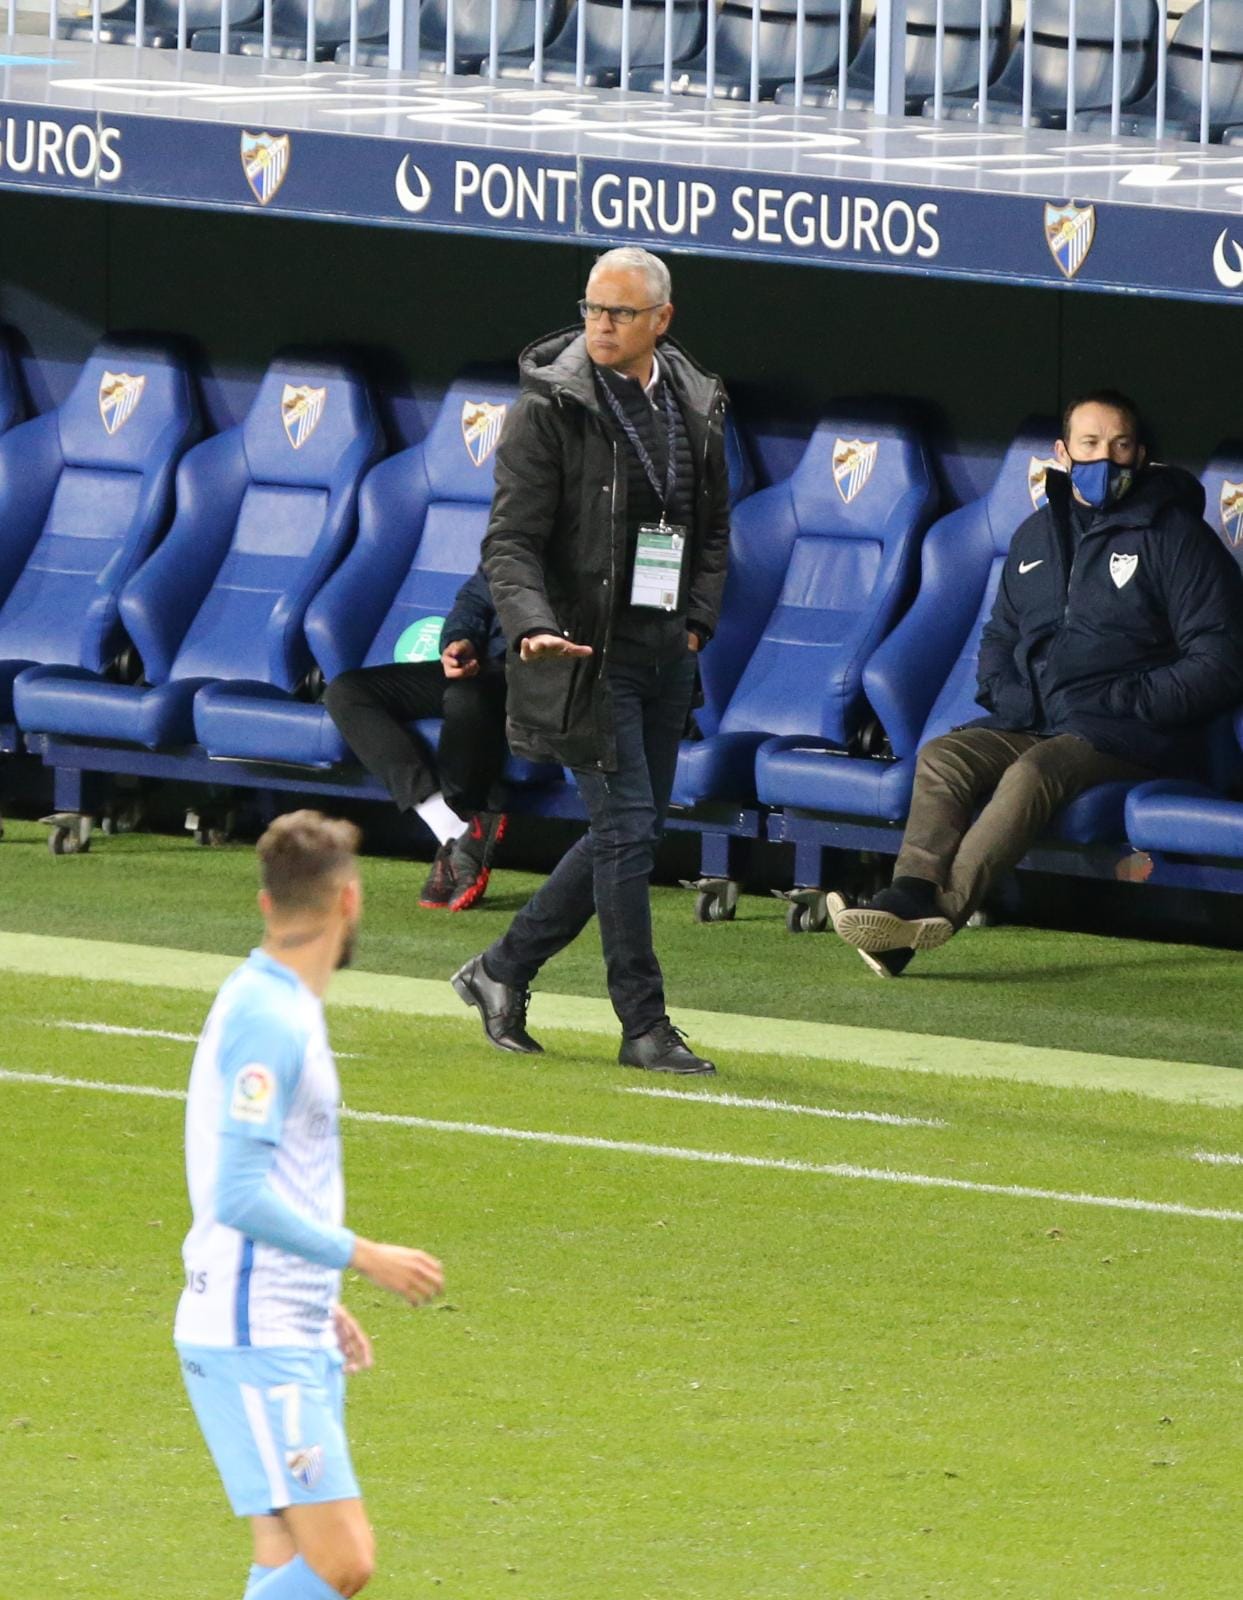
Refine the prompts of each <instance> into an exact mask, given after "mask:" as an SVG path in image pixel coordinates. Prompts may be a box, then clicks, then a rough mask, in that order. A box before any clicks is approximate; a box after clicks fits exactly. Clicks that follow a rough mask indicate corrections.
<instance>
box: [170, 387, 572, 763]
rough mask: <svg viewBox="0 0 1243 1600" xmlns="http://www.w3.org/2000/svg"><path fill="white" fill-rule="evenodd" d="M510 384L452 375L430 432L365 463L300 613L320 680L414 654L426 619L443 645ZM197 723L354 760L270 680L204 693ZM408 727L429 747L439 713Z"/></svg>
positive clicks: (258, 741)
mask: <svg viewBox="0 0 1243 1600" xmlns="http://www.w3.org/2000/svg"><path fill="white" fill-rule="evenodd" d="M517 395H518V391H517V386H516V385H515V384H514V383H513V382H512V380H507V381H503V382H500V381H497V380H496V379H494V378H491V377H483V376H470V377H465V378H462V379H459V380H458V381H457V382H456V383H454V384H452V385H451V386H450V387H449V389H448V391H447V392H446V394H445V398H444V400H443V401H442V403H441V406H440V410H439V412H438V413H437V417H436V421H435V422H434V423H433V425H432V428H431V431H430V432H429V433H428V435H427V437H426V439H424V440H422V442H421V443H419V444H417V445H414V446H413V447H412V448H411V449H409V450H403V451H402V452H401V453H400V454H398V455H395V456H391V457H389V459H388V460H387V461H381V462H380V463H379V464H378V465H377V466H375V467H373V468H372V469H371V471H370V472H369V473H368V474H367V477H366V479H365V481H364V483H363V486H362V489H361V491H360V493H359V500H358V538H357V539H356V541H355V543H354V546H353V548H352V549H351V551H350V554H349V556H348V557H347V558H346V560H345V561H344V562H343V563H342V564H341V566H340V567H339V568H338V569H337V571H336V573H335V574H334V575H333V577H332V578H331V580H330V581H329V582H328V583H327V584H326V585H325V586H324V588H323V589H322V590H321V592H320V593H319V594H318V595H317V596H316V597H315V600H314V601H313V603H312V604H311V606H310V607H309V609H308V611H307V616H306V635H307V639H308V642H309V644H310V647H311V651H312V653H313V655H314V657H315V660H316V662H317V663H318V665H319V667H320V669H321V671H322V672H323V675H324V679H325V681H326V682H329V683H330V682H331V681H332V680H333V678H335V677H337V676H339V675H340V674H341V673H342V672H346V671H349V670H350V669H351V668H354V667H358V666H369V667H370V666H378V665H380V664H381V663H388V662H392V661H397V660H408V659H410V654H409V641H410V639H411V632H412V630H416V629H417V627H418V625H419V624H420V623H423V622H425V621H426V620H427V619H428V618H431V619H434V620H433V621H432V622H431V623H429V625H428V626H429V632H430V633H432V634H435V639H431V640H429V641H428V642H427V643H426V644H425V648H424V652H423V654H424V655H426V654H427V653H428V652H430V654H431V657H432V658H433V659H434V658H435V657H436V656H438V655H439V645H438V640H439V627H440V622H441V621H442V620H443V619H444V617H445V616H446V615H447V614H448V612H449V611H450V609H451V608H452V605H453V601H454V599H455V597H456V595H457V592H458V590H459V589H460V588H461V586H462V584H463V582H464V581H465V580H466V578H467V577H469V575H470V574H471V573H472V572H473V571H474V570H475V568H476V567H477V566H478V564H479V546H480V544H481V543H482V540H483V535H484V533H485V531H486V529H487V523H488V512H489V508H490V506H491V502H492V487H493V478H492V473H493V467H494V463H495V451H496V443H497V440H498V439H499V437H500V430H501V426H502V424H503V422H504V420H505V415H506V412H507V410H508V408H509V407H510V406H511V405H512V404H513V403H514V401H515V400H516V399H517ZM195 724H196V728H197V731H198V736H199V740H200V742H201V743H202V745H203V746H204V748H205V749H207V750H208V751H209V752H210V753H211V754H212V755H228V756H240V757H249V758H251V759H257V760H265V759H266V760H277V761H287V762H293V763H296V764H298V765H304V766H318V767H332V766H337V765H339V764H341V763H343V762H348V761H351V760H352V759H353V758H352V754H351V751H350V749H349V746H348V745H347V744H346V743H345V741H344V740H343V739H342V737H341V735H340V734H339V733H338V732H337V729H336V725H335V724H334V723H333V721H332V718H331V717H330V716H329V715H328V712H327V710H326V708H325V707H324V706H323V705H322V704H318V703H314V704H312V703H307V702H305V701H299V700H297V699H296V698H295V697H294V696H292V695H291V694H289V693H287V692H285V693H282V692H281V691H280V690H279V689H278V688H275V687H272V686H265V687H264V688H263V689H262V691H260V689H259V688H258V687H257V686H255V685H251V684H245V685H233V684H218V685H216V686H214V687H213V689H212V690H211V691H210V692H208V691H204V693H203V694H202V695H201V696H200V697H199V702H198V705H197V707H196V713H195ZM415 726H416V727H417V729H418V731H419V733H420V734H421V735H422V736H423V737H424V738H426V739H427V740H428V742H429V743H430V744H431V745H432V746H433V747H434V746H435V745H436V743H437V741H438V738H439V721H438V720H429V721H425V722H419V723H417V724H416V725H415ZM530 770H535V769H528V768H527V767H526V764H523V765H522V766H521V767H516V768H515V769H514V773H513V775H515V776H529V771H530ZM553 770H554V772H555V774H556V776H560V770H559V769H553Z"/></svg>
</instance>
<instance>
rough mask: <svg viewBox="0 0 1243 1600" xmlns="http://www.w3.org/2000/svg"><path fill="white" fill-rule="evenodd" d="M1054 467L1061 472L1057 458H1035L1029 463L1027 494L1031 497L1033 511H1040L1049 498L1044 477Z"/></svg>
mask: <svg viewBox="0 0 1243 1600" xmlns="http://www.w3.org/2000/svg"><path fill="white" fill-rule="evenodd" d="M1050 467H1052V468H1053V469H1054V470H1055V471H1058V472H1060V471H1061V464H1060V463H1059V461H1058V460H1057V457H1056V456H1033V457H1032V458H1031V460H1030V461H1029V462H1028V463H1027V492H1028V494H1029V495H1030V496H1031V502H1032V510H1033V511H1039V510H1040V508H1041V506H1042V505H1044V503H1045V501H1046V500H1048V498H1049V496H1048V495H1047V494H1046V493H1045V487H1044V475H1045V473H1046V472H1048V470H1049V468H1050Z"/></svg>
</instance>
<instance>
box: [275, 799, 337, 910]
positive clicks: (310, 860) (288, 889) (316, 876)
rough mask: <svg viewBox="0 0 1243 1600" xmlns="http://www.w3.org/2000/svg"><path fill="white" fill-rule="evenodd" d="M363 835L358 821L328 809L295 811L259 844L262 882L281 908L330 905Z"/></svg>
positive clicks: (297, 908) (276, 906)
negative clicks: (331, 814) (334, 814)
mask: <svg viewBox="0 0 1243 1600" xmlns="http://www.w3.org/2000/svg"><path fill="white" fill-rule="evenodd" d="M361 840H362V834H361V833H360V832H359V830H358V829H357V828H356V827H355V826H354V824H353V823H352V822H346V821H344V820H343V819H342V818H340V817H326V816H324V814H323V812H322V811H290V812H288V813H287V814H286V815H285V816H283V817H277V819H276V821H275V822H273V823H272V824H271V826H270V827H269V828H268V829H267V831H266V832H265V833H264V835H263V837H262V838H261V839H260V840H259V844H258V846H257V849H258V853H259V882H260V884H261V885H262V886H263V888H264V889H265V890H266V891H267V893H268V895H269V896H270V897H271V900H272V905H273V907H274V909H275V910H277V911H312V910H319V909H320V908H322V907H323V906H324V904H325V903H326V901H327V900H328V899H329V897H330V896H331V894H332V893H333V891H334V890H335V889H336V888H337V886H338V885H339V884H340V882H341V880H342V878H344V877H346V876H347V875H349V874H352V873H353V871H354V869H355V857H356V856H357V854H358V846H359V844H360V842H361Z"/></svg>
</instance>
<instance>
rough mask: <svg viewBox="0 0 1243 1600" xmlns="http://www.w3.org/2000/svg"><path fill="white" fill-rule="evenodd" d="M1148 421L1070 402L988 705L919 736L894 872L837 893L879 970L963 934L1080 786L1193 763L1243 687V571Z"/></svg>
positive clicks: (1101, 395) (990, 628)
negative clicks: (1146, 430) (1148, 442)
mask: <svg viewBox="0 0 1243 1600" xmlns="http://www.w3.org/2000/svg"><path fill="white" fill-rule="evenodd" d="M1141 426H1142V425H1141V421H1140V417H1139V413H1138V411H1137V409H1136V407H1135V405H1134V404H1133V403H1132V402H1131V401H1130V400H1129V399H1127V398H1126V396H1125V395H1122V394H1119V393H1117V392H1116V391H1113V390H1101V391H1097V392H1096V393H1093V394H1089V395H1085V396H1083V397H1082V398H1080V399H1078V400H1075V401H1073V402H1072V403H1071V404H1070V405H1069V406H1068V407H1067V408H1066V412H1065V415H1064V416H1063V419H1062V437H1061V439H1060V440H1059V441H1058V443H1057V446H1056V457H1057V460H1058V462H1059V463H1060V466H1061V470H1060V471H1055V470H1050V471H1049V472H1048V474H1047V476H1046V479H1045V488H1046V493H1047V496H1048V499H1047V503H1046V504H1045V505H1044V506H1043V507H1042V508H1041V509H1040V510H1039V511H1037V512H1036V513H1035V514H1034V515H1033V516H1031V517H1028V518H1027V520H1026V521H1025V522H1024V523H1023V524H1022V526H1021V527H1020V528H1019V529H1018V531H1017V532H1016V533H1015V535H1014V539H1013V541H1012V542H1011V545H1010V550H1009V554H1008V555H1007V558H1006V564H1005V569H1004V571H1003V573H1002V578H1001V584H1000V587H999V589H998V592H997V598H996V601H995V603H994V606H993V612H992V616H991V618H990V620H989V622H988V625H987V626H986V628H985V629H984V633H983V636H982V638H981V643H980V656H979V694H978V696H977V699H978V701H979V703H980V704H981V705H982V706H984V707H985V708H986V709H987V711H988V713H989V715H988V716H986V717H983V718H981V719H980V720H979V721H978V722H972V723H969V724H968V725H967V726H965V727H962V728H955V729H954V730H953V731H952V732H950V733H946V734H942V735H941V736H940V737H939V738H936V739H930V740H929V741H928V743H927V744H925V745H924V746H923V748H922V749H921V750H920V752H919V758H918V761H917V764H916V771H915V788H914V793H913V795H912V798H911V808H910V814H909V816H908V818H907V823H906V830H905V833H904V835H903V839H902V847H901V849H900V850H899V852H898V859H897V862H896V865H895V868H894V877H893V882H892V884H891V886H890V887H889V888H887V889H884V890H882V891H881V893H880V894H878V895H877V896H876V897H875V898H874V899H873V900H872V901H871V903H870V904H868V905H856V904H854V903H853V902H851V901H850V900H849V899H848V897H847V896H845V895H841V894H836V893H835V894H832V895H830V897H829V910H830V914H831V915H832V917H833V926H834V929H835V930H836V932H837V933H838V934H839V935H840V936H841V938H843V939H844V940H845V941H846V943H847V944H850V945H853V946H854V947H855V948H856V949H857V950H858V951H859V954H860V955H861V956H862V957H863V959H864V961H865V962H866V963H867V965H868V966H869V967H870V968H871V969H872V971H874V972H875V973H876V974H877V975H878V976H880V977H897V976H898V974H899V973H901V972H902V971H903V970H904V969H905V968H906V966H907V965H908V964H909V963H910V960H911V958H912V956H913V955H914V953H915V951H917V950H933V949H936V948H937V947H939V946H940V945H942V944H944V943H945V942H946V940H948V939H950V938H952V936H953V935H954V934H955V933H956V932H957V931H958V930H959V929H960V928H961V927H962V926H963V925H964V923H965V922H966V921H967V919H968V917H970V915H971V913H972V912H973V911H974V910H975V909H976V907H977V906H978V905H979V904H980V902H981V900H982V899H983V897H984V895H985V894H986V893H987V891H988V889H989V886H990V885H991V884H992V883H993V882H994V881H995V880H996V879H997V877H998V876H999V875H1000V874H1001V873H1003V872H1005V871H1007V870H1008V869H1009V868H1011V867H1013V866H1014V865H1016V863H1017V862H1019V861H1020V860H1021V859H1022V857H1023V856H1024V855H1025V854H1026V853H1027V850H1028V849H1029V847H1030V846H1031V845H1032V844H1033V842H1034V841H1035V840H1036V839H1037V838H1038V837H1039V836H1040V835H1041V834H1042V833H1043V832H1044V831H1045V828H1046V826H1047V825H1048V823H1049V821H1050V819H1051V818H1052V816H1053V815H1054V813H1055V812H1056V811H1058V810H1059V808H1060V807H1062V806H1064V805H1065V804H1066V803H1067V801H1069V800H1072V799H1074V797H1075V796H1076V795H1079V794H1082V793H1083V791H1084V790H1086V789H1089V788H1092V787H1093V786H1094V785H1096V784H1100V783H1109V782H1116V781H1118V780H1123V781H1128V782H1133V783H1138V782H1140V781H1141V780H1143V779H1146V778H1151V777H1153V776H1155V775H1156V774H1158V773H1161V772H1169V771H1176V770H1179V769H1181V768H1184V767H1186V766H1188V765H1189V764H1190V762H1191V761H1192V760H1193V758H1194V747H1195V743H1196V739H1197V735H1200V734H1202V733H1203V730H1204V728H1205V725H1206V724H1207V723H1209V722H1210V721H1211V720H1212V719H1213V717H1215V716H1216V715H1217V714H1218V713H1220V712H1222V711H1225V710H1226V709H1227V708H1228V707H1230V706H1232V705H1234V704H1236V703H1237V702H1238V701H1240V700H1243V574H1240V571H1239V569H1238V567H1237V566H1236V565H1235V563H1234V561H1233V559H1232V558H1231V556H1230V555H1229V553H1228V552H1227V551H1226V549H1225V547H1224V546H1223V545H1222V543H1221V541H1220V540H1219V539H1218V538H1217V536H1216V534H1215V533H1214V532H1213V531H1212V529H1211V528H1209V527H1208V525H1207V524H1206V523H1205V522H1204V519H1203V511H1204V491H1203V489H1202V488H1201V487H1200V484H1199V483H1198V482H1197V480H1196V479H1195V478H1193V477H1192V476H1191V475H1190V474H1189V473H1187V472H1184V471H1183V470H1182V469H1180V468H1177V467H1166V466H1156V465H1153V466H1149V465H1148V464H1147V461H1146V452H1145V448H1144V446H1143V444H1142V442H1141ZM990 791H991V798H990V799H988V801H987V803H986V804H985V805H984V806H983V809H982V810H980V812H979V815H978V816H977V815H976V809H977V807H978V806H979V804H980V802H981V800H983V799H984V797H985V796H986V795H989V793H990ZM973 819H974V820H973Z"/></svg>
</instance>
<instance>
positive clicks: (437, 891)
mask: <svg viewBox="0 0 1243 1600" xmlns="http://www.w3.org/2000/svg"><path fill="white" fill-rule="evenodd" d="M452 856H453V841H452V840H450V841H449V842H448V844H442V845H441V847H440V849H439V850H437V852H436V854H435V855H434V856H433V857H432V870H431V871H430V872H429V873H428V875H427V882H426V883H425V884H424V885H423V889H422V892H421V893H420V895H419V904H420V905H421V906H422V907H423V909H424V910H425V911H444V910H445V908H446V907H447V906H448V904H449V902H450V900H452V898H453V861H452Z"/></svg>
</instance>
